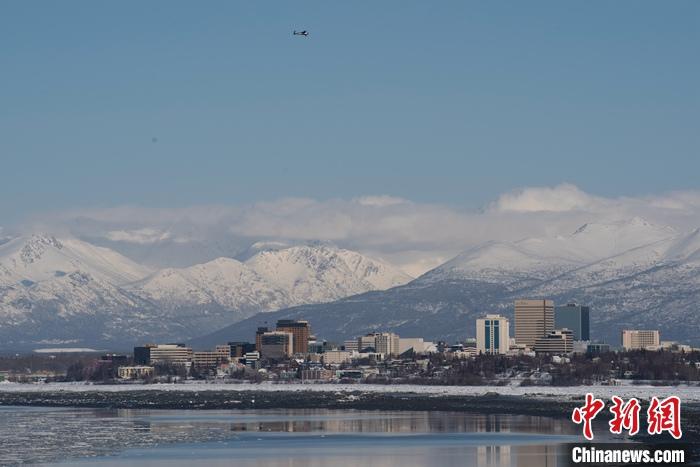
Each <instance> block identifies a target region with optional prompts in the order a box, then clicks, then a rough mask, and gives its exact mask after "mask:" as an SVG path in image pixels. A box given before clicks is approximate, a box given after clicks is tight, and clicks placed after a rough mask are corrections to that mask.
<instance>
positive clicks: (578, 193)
mask: <svg viewBox="0 0 700 467" xmlns="http://www.w3.org/2000/svg"><path fill="white" fill-rule="evenodd" d="M635 216H639V217H643V218H645V219H648V220H649V221H651V222H654V223H657V224H662V225H669V226H672V227H674V228H676V229H677V230H679V231H684V230H690V229H691V228H697V227H700V192H698V191H685V192H674V193H667V194H663V195H655V196H637V197H620V198H606V197H601V196H595V195H591V194H589V193H586V192H584V191H582V190H581V189H579V188H578V187H576V186H575V185H572V184H566V183H565V184H560V185H557V186H553V187H527V188H523V189H520V190H517V191H514V192H510V193H505V194H503V195H501V196H500V197H499V198H498V199H497V200H496V201H494V202H493V203H491V204H489V205H488V206H487V209H486V210H484V211H483V212H474V211H466V210H460V209H456V208H454V207H449V206H445V205H439V204H427V203H419V202H414V201H409V200H405V199H402V198H396V197H393V196H388V195H373V196H364V197H358V198H354V199H328V200H315V199H310V198H283V199H279V200H273V201H264V202H259V203H254V204H250V205H232V206H224V205H215V206H193V207H187V208H176V209H170V208H143V207H131V206H121V207H115V208H110V209H91V210H76V211H71V212H63V213H58V214H54V215H52V216H49V217H44V218H42V219H40V222H36V223H35V225H34V228H37V226H39V227H40V228H41V229H42V230H47V229H49V230H51V231H59V232H60V231H69V232H72V233H73V234H76V235H79V236H83V237H89V238H104V239H106V240H111V241H119V242H131V244H133V245H144V246H148V247H149V248H151V250H149V252H150V253H152V252H153V250H152V249H153V248H158V247H159V245H161V244H163V245H166V244H167V245H168V248H172V244H173V242H178V241H179V242H182V248H183V250H182V251H185V250H184V249H186V250H187V256H186V257H187V258H188V261H189V260H190V259H191V258H194V259H206V258H207V257H206V255H213V254H218V255H222V254H229V255H233V254H236V252H235V251H234V249H235V248H238V249H240V248H245V247H247V246H249V245H251V244H253V243H255V242H258V241H263V242H284V243H286V244H293V243H299V242H305V241H309V240H324V241H331V242H333V243H336V244H338V245H339V246H342V247H346V248H350V249H355V250H358V251H362V252H365V253H367V254H370V255H376V256H379V257H382V258H384V259H386V260H388V261H390V262H393V263H395V264H397V265H400V266H402V267H404V268H405V269H406V271H407V272H409V273H411V274H413V275H418V274H420V273H422V272H424V271H425V270H427V269H430V268H431V267H434V266H436V265H437V264H438V263H439V262H441V261H444V260H446V259H449V258H450V257H451V256H453V255H456V254H457V253H459V252H460V251H463V250H464V249H466V248H470V247H472V246H474V245H477V244H479V243H482V242H485V241H491V240H506V241H507V240H518V239H522V238H525V237H533V236H544V235H546V236H554V235H566V234H569V233H571V232H573V231H574V230H576V228H578V227H579V226H580V225H582V224H584V223H590V222H612V221H616V220H622V219H629V218H632V217H635ZM164 240H168V241H167V242H166V241H164ZM194 244H200V245H209V246H212V245H213V246H214V247H212V248H207V249H203V250H206V254H205V253H202V254H200V253H198V251H199V250H198V249H197V248H194V247H193V246H192V245H194ZM227 248H228V249H227ZM178 251H180V250H171V249H169V250H167V255H172V254H177V252H178ZM164 254H166V253H164ZM204 254H205V257H202V256H201V255H204ZM194 259H193V260H194ZM209 259H211V258H209Z"/></svg>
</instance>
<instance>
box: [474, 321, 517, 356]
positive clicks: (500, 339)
mask: <svg viewBox="0 0 700 467" xmlns="http://www.w3.org/2000/svg"><path fill="white" fill-rule="evenodd" d="M509 349H510V324H509V323H508V319H507V318H505V317H503V316H501V315H486V316H485V317H483V318H479V319H477V320H476V350H477V352H480V353H490V354H505V353H508V350H509Z"/></svg>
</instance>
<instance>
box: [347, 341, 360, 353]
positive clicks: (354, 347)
mask: <svg viewBox="0 0 700 467" xmlns="http://www.w3.org/2000/svg"><path fill="white" fill-rule="evenodd" d="M343 349H345V350H346V351H347V352H359V351H360V345H359V343H358V340H357V339H349V340H346V341H345V342H343Z"/></svg>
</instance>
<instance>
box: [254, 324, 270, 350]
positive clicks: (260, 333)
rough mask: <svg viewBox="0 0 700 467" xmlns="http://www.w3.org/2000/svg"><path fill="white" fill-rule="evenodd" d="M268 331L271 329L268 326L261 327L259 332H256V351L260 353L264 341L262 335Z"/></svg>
mask: <svg viewBox="0 0 700 467" xmlns="http://www.w3.org/2000/svg"><path fill="white" fill-rule="evenodd" d="M268 331H269V329H268V328H267V326H261V327H259V328H258V330H257V331H255V350H257V351H258V352H260V345H261V342H260V340H261V339H262V335H263V334H265V333H266V332H268Z"/></svg>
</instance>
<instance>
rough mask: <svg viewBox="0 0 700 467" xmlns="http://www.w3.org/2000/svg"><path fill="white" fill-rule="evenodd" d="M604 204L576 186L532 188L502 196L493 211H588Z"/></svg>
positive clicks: (492, 207)
mask: <svg viewBox="0 0 700 467" xmlns="http://www.w3.org/2000/svg"><path fill="white" fill-rule="evenodd" d="M601 204H604V200H603V199H602V198H598V197H595V196H591V195H589V194H588V193H585V192H583V191H581V190H580V189H579V188H578V187H577V186H576V185H572V184H570V183H562V184H561V185H557V186H555V187H551V188H550V187H531V188H523V189H520V190H516V191H513V192H510V193H505V194H503V195H501V196H500V197H499V198H498V200H497V201H496V202H495V203H493V204H492V206H491V209H492V210H495V211H500V212H507V211H515V212H538V211H552V212H562V211H572V210H586V209H591V208H594V207H595V206H599V205H601Z"/></svg>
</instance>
